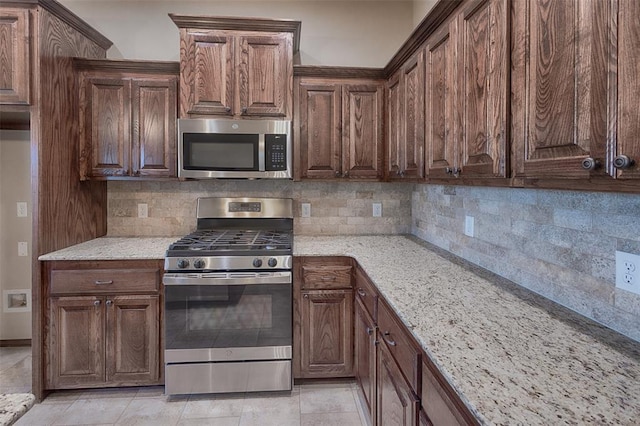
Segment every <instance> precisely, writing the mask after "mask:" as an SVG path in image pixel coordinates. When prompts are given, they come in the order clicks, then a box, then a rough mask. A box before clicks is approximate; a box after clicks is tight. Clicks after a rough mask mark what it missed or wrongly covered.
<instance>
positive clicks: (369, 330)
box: [367, 327, 373, 336]
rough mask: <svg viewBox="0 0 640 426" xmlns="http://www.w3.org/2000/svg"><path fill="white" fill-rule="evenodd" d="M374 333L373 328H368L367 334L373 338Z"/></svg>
mask: <svg viewBox="0 0 640 426" xmlns="http://www.w3.org/2000/svg"><path fill="white" fill-rule="evenodd" d="M372 333H373V328H371V327H367V334H368V335H369V336H371V334H372Z"/></svg>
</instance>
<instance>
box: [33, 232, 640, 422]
mask: <svg viewBox="0 0 640 426" xmlns="http://www.w3.org/2000/svg"><path fill="white" fill-rule="evenodd" d="M176 239H177V237H169V238H99V239H96V240H92V241H89V242H87V243H83V244H79V245H76V246H73V247H70V248H67V249H64V250H60V251H57V252H54V253H50V254H47V255H44V256H41V257H40V260H83V259H86V260H100V259H103V260H108V259H162V258H163V257H164V252H165V250H166V248H167V247H168V246H169V244H170V243H172V242H173V241H175V240H176ZM294 255H296V256H326V255H339V256H351V257H353V258H355V259H356V260H357V261H358V262H359V263H360V265H362V267H363V269H364V270H365V271H366V272H367V275H368V276H369V277H370V278H371V279H372V281H373V282H374V284H375V285H376V286H377V287H378V289H379V290H380V292H381V294H382V295H383V296H384V297H385V298H386V299H387V301H388V302H389V303H390V304H391V305H392V306H393V307H394V308H395V310H396V312H397V313H398V315H399V316H400V317H401V319H402V320H403V321H404V323H405V325H406V326H407V327H408V329H409V330H410V331H411V332H412V333H413V335H414V336H415V337H416V339H417V340H418V341H419V342H420V343H421V344H422V346H423V347H424V348H425V351H426V352H427V353H428V354H429V356H430V357H431V358H432V360H433V361H434V362H435V363H436V365H437V366H438V367H439V368H440V370H441V371H442V373H443V374H444V376H445V378H447V380H449V382H450V383H451V384H452V385H453V387H454V388H455V389H456V390H457V391H458V392H459V393H460V395H461V397H462V399H463V401H464V402H465V403H466V404H467V405H468V406H469V408H470V409H471V410H472V412H474V413H475V414H476V416H477V417H478V419H479V420H480V421H481V422H482V423H485V424H496V425H552V424H553V425H558V424H578V425H580V424H599V425H603V424H611V425H614V424H617V425H637V424H638V419H640V343H638V342H634V341H633V340H631V339H628V338H626V337H624V336H622V335H620V334H618V333H615V332H613V331H611V330H609V329H607V328H605V327H603V326H600V325H598V324H596V323H594V322H593V321H590V320H588V319H586V318H584V317H582V316H580V315H577V314H575V313H573V312H571V311H569V310H568V309H565V308H563V307H561V306H559V305H557V304H555V303H553V302H551V301H549V300H547V299H544V298H542V297H540V296H537V295H535V294H533V293H531V292H529V291H527V290H525V289H522V288H521V287H519V286H516V285H514V284H513V283H511V282H509V281H508V280H505V279H503V278H500V277H497V276H496V275H494V274H491V273H489V272H487V271H485V270H483V269H481V268H477V267H474V266H473V265H471V264H469V263H467V262H464V261H462V260H460V259H459V258H457V257H455V256H453V255H451V254H449V253H446V252H444V251H443V250H440V249H438V248H436V247H434V246H431V245H429V244H426V243H423V242H421V241H420V240H417V239H416V238H413V237H405V236H331V237H312V236H296V237H295V239H294Z"/></svg>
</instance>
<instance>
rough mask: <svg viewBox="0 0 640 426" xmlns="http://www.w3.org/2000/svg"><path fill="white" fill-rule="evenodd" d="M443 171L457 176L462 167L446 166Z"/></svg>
mask: <svg viewBox="0 0 640 426" xmlns="http://www.w3.org/2000/svg"><path fill="white" fill-rule="evenodd" d="M444 171H445V172H446V173H447V174H448V175H453V176H455V177H458V175H459V174H460V172H462V169H460V168H459V167H447V168H446V169H444Z"/></svg>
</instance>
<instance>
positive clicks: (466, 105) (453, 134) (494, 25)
mask: <svg viewBox="0 0 640 426" xmlns="http://www.w3.org/2000/svg"><path fill="white" fill-rule="evenodd" d="M508 12H509V10H508V6H507V2H506V0H482V1H471V2H468V3H466V4H464V5H463V6H462V7H461V8H460V9H459V10H458V12H457V13H456V14H454V16H453V17H452V18H451V20H450V21H448V23H446V24H445V25H443V26H442V28H441V29H439V30H438V31H437V32H436V33H434V34H433V35H432V36H431V37H430V38H429V39H428V40H427V44H426V114H427V117H426V120H425V122H426V146H427V155H426V158H427V174H428V175H429V177H430V178H436V179H438V178H449V177H456V178H458V177H463V178H504V177H505V176H506V172H507V152H506V151H507V150H506V146H507V145H506V135H507V106H508V100H509V97H508V70H509V68H508V67H509V61H508V50H507V49H508V43H507V34H508V33H507V30H508V25H507V23H508V16H509V15H508Z"/></svg>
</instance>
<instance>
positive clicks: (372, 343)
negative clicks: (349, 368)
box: [354, 300, 377, 424]
mask: <svg viewBox="0 0 640 426" xmlns="http://www.w3.org/2000/svg"><path fill="white" fill-rule="evenodd" d="M376 345H377V343H376V326H375V324H374V322H373V320H372V319H371V317H370V316H369V314H368V313H367V311H366V310H365V308H364V307H363V306H362V303H361V302H360V301H359V300H358V301H356V304H355V323H354V359H355V375H356V380H357V381H358V384H359V385H360V388H361V389H362V393H363V395H364V400H365V402H366V404H367V408H368V413H369V416H370V420H371V424H376V421H375V417H376Z"/></svg>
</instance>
